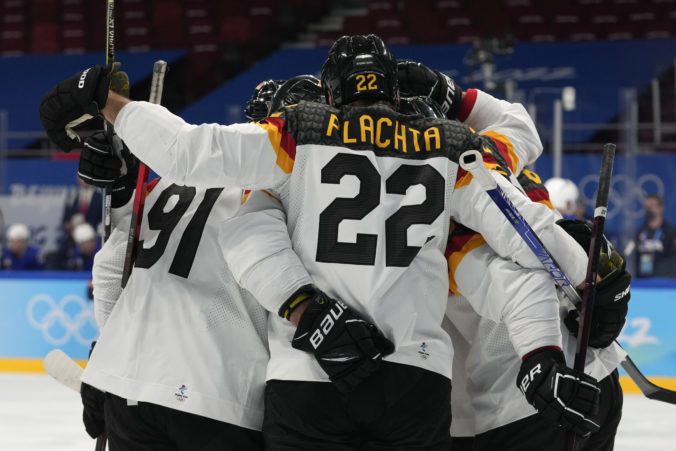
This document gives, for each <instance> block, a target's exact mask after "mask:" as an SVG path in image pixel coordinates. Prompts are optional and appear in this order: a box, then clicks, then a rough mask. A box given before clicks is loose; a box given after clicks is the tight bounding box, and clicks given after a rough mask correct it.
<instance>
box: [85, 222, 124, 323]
mask: <svg viewBox="0 0 676 451" xmlns="http://www.w3.org/2000/svg"><path fill="white" fill-rule="evenodd" d="M126 250H127V230H124V229H123V228H114V229H113V231H112V232H111V234H110V237H109V238H108V240H107V241H106V242H105V244H104V245H103V247H102V248H101V249H100V250H99V251H98V252H97V253H96V255H95V256H94V266H93V267H92V284H93V286H94V315H95V317H96V324H97V325H98V326H99V329H103V327H104V326H105V324H106V321H107V320H108V316H110V312H112V311H113V307H115V304H116V303H117V300H118V298H119V297H120V295H121V294H122V285H121V283H122V270H123V268H124V259H125V253H126Z"/></svg>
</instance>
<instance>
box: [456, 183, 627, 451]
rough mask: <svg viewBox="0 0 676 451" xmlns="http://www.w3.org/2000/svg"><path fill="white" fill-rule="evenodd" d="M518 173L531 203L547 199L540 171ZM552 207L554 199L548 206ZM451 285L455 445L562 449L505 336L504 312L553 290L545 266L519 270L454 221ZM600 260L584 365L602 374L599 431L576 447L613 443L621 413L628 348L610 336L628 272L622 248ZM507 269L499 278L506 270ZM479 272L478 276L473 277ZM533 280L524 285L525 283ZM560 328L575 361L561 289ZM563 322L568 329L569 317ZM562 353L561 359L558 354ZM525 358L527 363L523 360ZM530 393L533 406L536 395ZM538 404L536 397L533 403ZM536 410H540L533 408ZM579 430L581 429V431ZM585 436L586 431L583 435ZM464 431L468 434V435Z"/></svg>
mask: <svg viewBox="0 0 676 451" xmlns="http://www.w3.org/2000/svg"><path fill="white" fill-rule="evenodd" d="M519 181H520V182H521V184H522V185H523V186H524V188H525V189H526V191H527V193H528V194H529V195H530V196H531V197H532V199H534V200H536V201H540V202H543V203H548V200H547V197H546V190H544V189H543V186H542V185H541V184H540V182H539V178H538V177H537V175H535V174H533V173H530V172H529V171H527V170H524V172H522V174H521V175H520V176H519ZM550 207H551V204H550ZM563 226H564V227H565V228H566V229H567V230H568V231H569V232H570V233H572V234H573V236H575V237H576V238H577V239H578V240H579V241H580V244H581V245H583V246H584V245H586V247H587V249H588V246H589V238H590V236H591V229H589V228H588V226H586V225H585V224H584V223H579V222H573V223H570V222H565V223H563ZM447 255H448V257H449V272H450V275H451V280H452V283H451V288H452V289H451V293H452V296H450V297H449V303H448V309H447V317H448V318H449V319H450V321H451V323H452V324H451V325H450V326H449V327H448V329H447V330H449V333H450V334H451V337H452V338H453V344H454V348H455V355H454V367H453V370H454V372H453V376H454V379H453V381H454V387H453V388H454V390H453V398H452V399H453V401H452V406H453V417H454V418H453V419H454V421H453V425H452V435H453V436H454V437H457V438H454V449H460V450H475V451H483V450H486V451H487V450H493V449H498V448H499V449H501V450H505V451H511V450H514V451H516V450H533V451H535V450H538V451H542V450H545V451H546V450H550V451H563V450H564V449H565V444H566V436H565V430H564V429H561V428H558V429H556V428H552V425H560V424H561V418H559V417H557V416H553V415H544V414H543V413H540V414H537V413H536V410H535V409H534V408H533V407H531V406H529V405H528V404H527V403H526V402H525V399H524V398H523V396H522V393H521V392H520V391H519V388H521V387H519V388H517V385H515V384H514V382H513V381H514V378H515V377H517V378H518V380H521V379H522V378H523V377H524V372H523V366H521V368H520V364H519V360H518V356H519V354H520V353H519V350H518V349H516V348H515V347H514V346H513V345H512V343H511V341H510V333H511V331H510V328H509V327H508V325H507V324H508V323H507V321H506V320H507V319H509V317H510V316H513V315H514V314H515V312H518V311H519V310H524V309H527V308H531V306H532V304H533V301H534V300H537V299H540V300H541V302H547V301H549V302H551V301H552V300H556V299H557V291H558V290H556V288H555V287H554V284H553V283H552V281H551V280H550V276H549V274H547V273H546V272H545V271H529V270H525V269H523V268H518V267H517V266H516V265H515V264H514V263H513V262H511V261H507V260H504V259H502V258H500V257H498V256H497V255H496V254H495V253H494V252H493V251H492V250H491V249H490V248H489V247H488V246H487V245H486V244H485V242H484V241H483V239H482V237H481V236H480V235H478V234H476V233H475V232H473V231H471V230H469V229H467V228H465V227H462V226H460V225H457V226H456V227H455V228H454V230H453V232H452V234H451V237H450V239H449V245H448V250H447ZM612 255H613V258H612V259H610V260H607V259H606V260H604V259H602V261H605V265H604V267H603V268H602V270H601V271H600V273H601V274H602V275H603V276H605V277H604V279H603V280H602V281H601V282H599V284H598V290H597V295H596V296H597V297H596V302H597V304H596V305H595V310H594V320H593V329H592V334H591V338H590V346H591V348H590V352H589V354H588V358H587V365H586V367H585V372H586V373H587V374H590V375H591V376H593V377H594V378H596V379H598V380H600V387H601V397H600V409H599V410H600V411H599V415H598V424H599V426H600V430H599V431H596V432H593V433H591V434H590V435H589V436H587V437H584V439H581V440H579V441H578V448H577V449H581V450H589V451H592V450H599V451H601V450H603V451H605V450H608V451H610V450H612V449H613V443H614V437H615V433H616V431H617V426H618V424H619V421H620V418H621V409H622V391H621V388H620V386H619V380H618V374H617V370H616V368H617V366H618V364H619V363H620V362H621V361H622V360H623V358H624V356H625V354H624V352H623V351H622V349H621V348H620V347H619V346H617V345H615V344H613V340H614V339H615V338H616V337H617V335H619V333H620V331H621V329H622V326H623V324H624V318H625V316H626V313H627V302H628V301H629V297H630V295H629V283H630V276H629V274H628V273H627V272H626V270H625V269H624V264H623V262H622V259H621V257H619V254H617V253H616V252H614V251H613V253H612ZM506 272H509V273H510V274H512V278H511V279H510V280H505V279H504V277H503V274H505V273H506ZM477 274H481V277H477ZM537 282H539V287H538V289H537V290H525V289H524V288H523V287H525V286H533V287H536V286H538V283H537ZM558 295H559V297H560V298H561V305H560V307H559V308H560V315H561V332H562V337H563V348H562V349H563V351H564V354H565V360H566V361H568V362H571V361H573V359H574V355H575V347H576V340H575V338H574V336H573V335H571V332H570V331H569V330H568V329H569V328H570V329H571V330H573V331H574V332H577V327H576V326H577V323H576V322H575V319H576V315H574V313H573V312H575V313H576V311H575V310H574V309H573V307H572V304H571V303H570V302H569V301H568V299H567V298H565V297H564V296H563V295H562V293H561V292H559V293H558ZM564 322H565V324H566V325H567V326H568V327H566V325H564ZM559 358H563V354H561V355H560V357H559ZM524 362H525V361H524ZM526 395H527V399H528V400H529V401H531V400H533V401H534V402H533V404H534V407H536V408H537V407H538V404H537V403H538V400H537V398H536V399H533V395H532V394H531V398H528V395H529V393H528V390H526ZM539 402H540V403H541V402H542V401H539ZM538 410H539V409H538ZM578 432H582V431H578ZM581 435H584V434H581ZM474 436H476V437H475V438H473V439H469V440H468V439H467V438H465V437H474Z"/></svg>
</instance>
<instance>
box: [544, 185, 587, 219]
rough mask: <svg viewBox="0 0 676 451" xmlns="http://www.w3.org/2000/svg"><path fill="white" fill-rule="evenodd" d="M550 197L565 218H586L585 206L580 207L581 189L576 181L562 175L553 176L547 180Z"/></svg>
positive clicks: (546, 186)
mask: <svg viewBox="0 0 676 451" xmlns="http://www.w3.org/2000/svg"><path fill="white" fill-rule="evenodd" d="M545 188H547V191H549V199H550V200H551V202H552V205H554V208H556V209H557V210H558V211H559V213H561V214H562V215H563V217H564V218H565V219H585V217H584V206H583V208H582V209H580V190H578V189H577V185H576V184H575V182H573V181H572V180H569V179H564V178H561V177H552V178H550V179H549V180H547V181H546V182H545Z"/></svg>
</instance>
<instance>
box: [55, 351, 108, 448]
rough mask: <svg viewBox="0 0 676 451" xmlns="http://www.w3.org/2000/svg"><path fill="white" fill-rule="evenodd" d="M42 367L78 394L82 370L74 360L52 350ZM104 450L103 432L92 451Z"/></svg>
mask: <svg viewBox="0 0 676 451" xmlns="http://www.w3.org/2000/svg"><path fill="white" fill-rule="evenodd" d="M42 366H43V367H44V368H45V371H46V372H47V374H49V375H50V376H52V377H53V378H54V379H55V380H56V381H57V382H61V383H62V384H63V385H65V386H66V387H68V388H70V389H71V390H74V391H76V392H78V393H80V388H81V387H82V380H81V379H82V372H83V369H82V367H81V366H80V365H78V364H77V363H76V362H75V360H73V359H71V358H70V357H68V355H66V353H65V352H63V351H62V350H60V349H52V350H51V351H49V354H47V355H46V356H45V358H44V360H43V361H42ZM105 449H106V433H105V432H104V433H103V434H101V435H100V436H99V437H98V438H97V439H96V446H95V448H94V451H103V450H105Z"/></svg>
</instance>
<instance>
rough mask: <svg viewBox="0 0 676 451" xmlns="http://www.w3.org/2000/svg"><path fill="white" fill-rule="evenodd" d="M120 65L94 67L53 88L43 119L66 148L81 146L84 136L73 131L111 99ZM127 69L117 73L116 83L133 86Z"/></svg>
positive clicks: (52, 136) (50, 133)
mask: <svg viewBox="0 0 676 451" xmlns="http://www.w3.org/2000/svg"><path fill="white" fill-rule="evenodd" d="M117 68H119V64H117V63H116V64H114V65H109V66H107V67H103V66H94V67H90V68H89V69H86V70H84V71H82V72H78V73H77V74H75V75H73V76H72V77H70V78H68V79H66V80H64V81H62V82H61V83H59V84H58V85H56V86H54V87H53V88H52V89H50V90H49V91H48V92H47V94H45V96H44V97H43V98H42V102H41V103H40V122H42V126H43V127H44V129H45V130H46V131H47V136H49V138H50V139H51V140H52V141H54V143H55V144H56V145H57V146H59V147H60V148H61V149H63V150H64V151H66V152H68V151H70V150H71V149H73V148H74V147H78V146H79V145H80V137H79V136H78V135H77V133H75V131H74V130H73V129H74V128H75V127H77V126H78V125H80V124H82V123H83V122H85V121H87V120H89V119H91V118H93V117H96V116H98V115H99V114H100V111H101V109H102V108H103V107H104V106H105V105H106V101H107V100H108V89H109V87H110V85H111V73H112V72H113V71H116V69H117ZM121 74H124V73H123V72H121V73H119V74H116V75H115V79H116V83H115V86H116V87H119V89H122V88H123V87H124V86H125V83H124V79H125V78H126V80H127V81H126V86H127V88H128V86H129V79H128V77H126V74H124V75H121Z"/></svg>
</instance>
